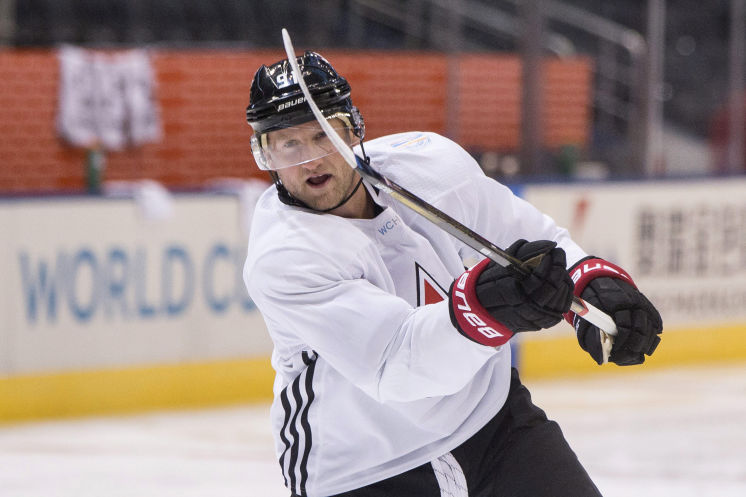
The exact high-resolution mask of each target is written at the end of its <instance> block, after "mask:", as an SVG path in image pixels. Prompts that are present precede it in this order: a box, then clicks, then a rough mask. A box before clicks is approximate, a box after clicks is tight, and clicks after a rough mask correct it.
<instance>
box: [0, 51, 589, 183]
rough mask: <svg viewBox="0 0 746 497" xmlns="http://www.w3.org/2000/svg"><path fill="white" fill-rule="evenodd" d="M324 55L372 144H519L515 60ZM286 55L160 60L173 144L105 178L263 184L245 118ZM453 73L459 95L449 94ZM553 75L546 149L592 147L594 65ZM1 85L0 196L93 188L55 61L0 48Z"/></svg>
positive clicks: (134, 156)
mask: <svg viewBox="0 0 746 497" xmlns="http://www.w3.org/2000/svg"><path fill="white" fill-rule="evenodd" d="M324 55H325V56H326V57H327V58H328V59H329V60H330V61H331V63H332V64H333V65H334V66H335V68H336V69H337V70H338V71H339V72H340V73H342V74H344V75H345V76H346V77H347V79H348V80H349V81H350V84H351V86H352V89H353V90H352V96H353V100H354V102H355V104H356V105H357V106H358V107H359V108H360V110H361V112H362V113H363V116H364V117H365V121H366V126H367V131H368V135H367V136H368V138H374V137H377V136H381V135H384V134H388V133H392V132H397V131H406V130H415V129H417V130H428V131H435V132H438V133H443V134H446V133H452V134H453V135H454V136H453V137H454V138H456V139H457V140H458V141H459V142H460V143H461V144H462V145H464V146H466V147H467V148H479V149H488V150H503V151H504V150H515V149H516V148H517V146H518V145H519V140H520V136H519V129H520V98H521V92H520V84H521V70H520V61H519V59H518V58H517V57H516V56H513V55H494V54H493V55H464V56H461V57H459V58H457V59H450V60H449V59H448V58H447V56H445V55H442V54H437V53H420V52H369V51H363V52H344V51H332V50H330V51H325V52H324ZM282 57H283V54H282V53H281V52H280V51H237V50H155V51H153V64H154V67H155V70H156V74H157V78H158V90H157V91H158V99H159V102H160V105H161V110H162V118H163V123H164V132H165V133H164V139H163V140H162V141H161V142H160V143H157V144H152V145H146V146H143V147H139V148H136V149H131V150H127V151H123V152H109V153H107V159H106V170H105V175H104V176H105V179H107V180H128V179H140V178H151V179H155V180H158V181H161V182H163V183H165V184H167V185H170V186H176V187H199V186H201V185H203V184H204V183H205V182H206V181H208V180H210V179H211V178H215V177H225V176H230V177H248V176H261V174H262V173H260V172H259V171H258V170H257V169H256V166H255V165H254V163H253V159H252V158H251V153H250V150H249V140H248V137H249V135H250V128H249V127H248V125H247V124H246V122H245V115H244V111H245V108H246V104H247V103H248V94H249V87H250V84H251V78H252V76H253V74H254V71H255V70H256V68H257V67H258V66H259V65H260V64H262V63H271V62H274V61H275V60H278V59H280V58H282ZM449 71H450V74H452V75H453V77H452V79H451V84H453V87H454V88H457V89H458V90H457V91H456V94H447V93H448V91H447V88H448V83H449ZM545 75H546V84H545V91H544V95H543V99H544V107H543V108H544V111H543V112H544V120H543V124H544V126H545V129H544V136H545V143H546V145H547V146H549V147H554V146H559V145H563V144H568V143H572V144H576V145H580V146H583V145H585V144H586V142H587V138H588V132H589V126H590V123H589V119H590V116H589V107H590V95H591V87H590V85H591V66H590V62H589V61H588V60H587V59H570V60H548V61H547V62H546V64H545ZM0 81H2V83H1V84H0V109H2V111H1V112H0V191H5V192H8V191H10V192H19V191H56V190H79V189H83V188H85V168H84V163H85V151H84V150H80V149H76V148H72V147H69V146H66V145H65V144H64V143H63V142H62V141H61V140H59V139H58V138H57V136H56V130H55V115H56V112H57V84H58V81H59V69H58V61H57V57H56V53H55V52H54V51H48V50H43V51H42V50H34V51H26V50H10V51H0ZM449 115H450V116H452V117H451V118H450V120H449V118H448V116H449Z"/></svg>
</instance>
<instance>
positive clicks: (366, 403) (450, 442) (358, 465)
mask: <svg viewBox="0 0 746 497" xmlns="http://www.w3.org/2000/svg"><path fill="white" fill-rule="evenodd" d="M298 63H299V64H300V67H301V69H302V72H303V77H304V79H305V81H306V83H307V84H308V86H309V88H310V90H311V93H312V94H313V96H314V100H315V101H316V102H317V104H318V105H319V107H320V108H321V109H322V112H323V113H324V115H325V116H326V118H327V119H328V120H329V122H330V123H331V124H332V125H333V127H334V128H335V130H336V131H337V132H338V134H339V135H340V136H341V137H342V138H343V139H344V140H346V142H347V143H348V144H349V145H350V146H352V147H354V150H355V152H356V155H357V156H358V157H359V159H360V160H370V161H371V164H372V166H373V168H374V169H376V170H378V171H379V172H381V173H382V174H384V175H386V176H388V177H390V178H391V179H392V180H393V181H395V182H397V183H398V184H401V185H403V186H405V187H406V188H408V189H410V190H411V191H413V192H414V193H415V194H417V195H418V196H420V197H421V198H423V199H425V200H426V201H428V202H429V203H431V204H433V205H434V206H436V207H437V208H439V209H441V210H442V211H444V212H446V213H447V214H449V215H450V216H452V217H454V218H455V219H457V220H459V221H460V222H462V223H463V224H465V225H466V226H469V227H470V228H472V229H474V230H475V231H476V232H479V233H480V234H482V235H483V236H485V237H486V238H488V239H490V240H491V241H493V242H494V243H495V244H497V245H498V246H509V249H508V252H510V253H511V254H512V255H514V256H515V257H517V258H518V259H520V260H523V261H525V260H528V259H530V258H532V257H534V256H537V255H543V258H542V259H541V262H540V263H539V264H538V265H537V266H536V267H535V268H534V269H533V270H532V271H531V273H530V274H529V275H528V276H526V277H519V276H517V275H516V274H514V273H513V272H512V271H510V270H507V269H505V268H502V267H501V266H498V265H495V264H494V263H493V262H491V261H489V260H481V261H480V259H482V258H481V257H480V256H479V254H478V253H476V252H475V251H474V250H472V249H470V248H469V247H467V246H465V245H463V244H462V243H461V242H458V241H456V240H455V239H453V238H451V237H450V236H449V235H447V234H445V233H444V232H443V231H441V230H440V229H438V228H437V227H435V226H434V225H432V224H431V223H430V222H429V221H426V220H425V219H424V218H421V217H419V216H418V215H417V214H415V213H414V212H412V211H410V210H408V209H407V208H405V207H403V206H401V205H400V204H397V203H396V202H395V201H394V200H393V199H392V198H390V197H389V196H387V195H386V194H385V193H383V192H381V191H377V190H376V189H375V188H374V187H372V186H371V185H369V184H367V183H366V182H364V181H362V179H361V178H360V176H359V175H358V174H357V173H356V172H355V171H354V170H353V169H352V168H350V167H349V166H348V165H347V164H346V163H345V161H344V160H343V158H342V157H341V155H340V154H339V153H338V152H337V151H336V150H335V149H334V147H333V146H332V144H331V143H330V141H329V140H328V138H327V137H326V135H325V134H324V132H323V131H322V130H321V128H320V126H319V125H318V123H317V122H316V121H315V120H314V118H313V115H312V114H311V111H310V109H309V107H308V104H307V103H306V101H305V98H304V97H303V94H302V92H301V89H300V88H299V86H298V84H297V83H296V82H295V81H294V78H293V74H292V71H291V68H290V66H289V64H288V62H287V61H286V60H284V61H280V62H277V63H275V64H272V65H270V66H262V67H261V68H260V69H259V70H258V71H257V73H256V75H255V77H254V80H253V83H252V86H251V91H250V103H249V106H248V108H247V119H248V122H249V124H250V125H251V126H252V128H253V131H254V135H253V136H252V139H251V144H252V149H253V152H254V157H255V159H256V162H257V163H258V165H259V167H261V168H262V169H266V170H269V172H270V174H271V176H272V178H273V179H274V183H275V184H274V186H273V187H272V188H270V189H269V190H267V191H266V192H265V193H264V194H263V195H262V197H261V198H260V200H259V201H258V203H257V206H256V210H255V214H254V219H253V223H252V232H251V236H250V241H249V250H248V257H247V260H246V265H245V267H244V280H245V282H246V285H247V288H248V291H249V294H250V296H251V298H252V299H253V300H254V302H255V303H256V305H257V306H258V308H259V309H260V311H261V312H262V315H263V316H264V320H265V322H266V325H267V328H268V330H269V333H270V335H271V337H272V340H273V342H274V351H273V354H272V365H273V367H274V369H275V370H276V380H275V384H274V393H275V400H274V403H273V405H272V409H271V418H272V424H273V430H274V436H275V442H276V450H277V456H278V459H279V463H280V466H281V469H282V474H283V476H284V479H285V484H286V486H287V487H288V488H289V490H290V491H291V492H292V494H293V496H309V497H315V496H329V495H344V496H355V497H367V496H371V497H372V496H387V497H396V496H401V497H404V496H406V497H412V496H418V497H429V496H432V497H440V496H446V495H447V496H459V497H466V496H510V497H520V496H531V497H537V496H572V497H585V496H598V495H600V494H599V491H598V490H597V488H596V486H595V485H594V484H593V482H592V481H591V479H590V478H589V476H588V474H587V473H586V471H585V470H584V469H583V467H582V466H581V464H580V463H579V462H578V459H577V458H576V456H575V454H574V453H573V452H572V450H571V449H570V447H569V446H568V444H567V442H566V441H565V439H564V437H563V435H562V433H561V431H560V428H559V427H558V426H557V424H556V423H555V422H553V421H550V420H548V419H547V417H546V416H545V414H544V412H543V411H542V410H541V409H539V408H538V407H536V406H535V405H534V404H532V402H531V398H530V395H529V392H528V391H527V389H526V388H525V387H524V386H523V385H522V384H521V382H520V380H519V377H518V374H517V372H516V371H515V370H514V369H511V366H510V347H509V346H508V345H507V344H506V342H507V340H508V338H510V336H511V335H513V334H514V333H517V332H527V331H535V330H539V329H542V328H547V327H550V326H552V325H555V324H557V323H558V322H559V321H560V320H561V319H562V318H563V315H565V317H566V318H567V319H568V320H570V321H571V322H573V316H572V315H570V314H569V307H570V302H571V299H572V294H573V292H575V294H578V295H581V296H582V298H583V299H587V300H588V301H589V302H590V303H592V304H594V305H595V306H597V307H599V308H600V309H601V310H604V311H605V312H607V313H608V314H610V315H611V316H612V317H613V319H614V320H615V322H616V324H617V326H618V328H619V334H618V336H617V337H616V342H615V344H614V347H613V349H612V352H611V356H610V360H611V361H612V362H615V363H617V364H621V365H627V364H639V363H642V362H643V361H644V359H645V355H650V354H652V353H653V351H654V350H655V348H656V346H657V344H658V342H659V337H658V335H659V333H661V328H662V325H661V318H660V315H659V314H658V312H657V311H656V309H655V308H654V307H653V305H652V304H651V303H650V302H649V301H648V300H647V299H646V298H645V297H644V296H643V295H642V294H641V293H640V292H639V291H638V290H637V289H636V287H635V285H634V283H633V282H632V279H631V278H630V276H629V275H628V274H627V273H626V272H625V271H624V270H623V269H621V268H619V267H617V266H615V265H613V264H611V263H608V262H606V261H603V260H601V259H598V258H595V257H590V256H588V254H586V253H585V252H584V251H583V250H582V249H581V248H580V247H579V246H578V245H577V244H575V243H574V242H573V241H572V240H571V239H570V237H569V235H568V233H567V231H565V230H564V229H562V228H559V227H558V226H556V225H555V223H554V222H553V221H552V220H551V219H550V218H549V217H548V216H546V215H544V214H542V213H541V212H539V211H538V210H537V209H535V208H534V207H532V206H531V205H529V204H528V203H526V202H525V201H523V200H521V199H519V198H517V197H515V196H514V195H513V194H512V193H511V192H510V190H509V189H507V188H506V187H505V186H503V185H501V184H499V183H498V182H496V181H494V180H492V179H489V178H487V177H486V176H485V175H484V174H483V173H482V171H481V170H480V168H479V166H478V165H477V163H476V162H475V161H474V160H473V159H472V157H470V156H469V154H468V153H466V152H465V151H464V150H463V149H462V148H461V147H459V146H458V145H456V144H455V143H453V142H452V141H449V140H448V139H446V138H444V137H442V136H439V135H437V134H434V133H428V132H411V133H402V134H396V135H392V136H385V137H382V138H378V139H376V140H372V141H370V142H367V143H366V144H365V146H364V147H363V143H362V139H363V137H364V134H365V130H364V125H363V120H362V118H361V117H360V114H359V113H358V111H357V109H356V108H355V107H354V106H353V105H352V101H351V99H350V87H349V85H348V83H347V81H346V80H345V79H344V78H343V77H342V76H340V75H339V74H337V72H336V71H335V70H334V69H333V68H332V66H331V65H330V64H329V63H328V62H327V61H326V60H325V59H324V58H323V57H321V56H320V55H318V54H316V53H313V52H306V53H305V54H304V55H303V56H302V57H299V58H298ZM526 240H531V241H526ZM475 262H476V265H474V263H475ZM465 267H470V268H469V269H467V270H465ZM568 268H569V270H568ZM569 274H573V277H574V279H575V280H576V281H575V282H574V284H573V280H572V279H571V278H570V276H569ZM574 325H575V328H576V331H577V337H578V340H579V342H580V346H581V347H582V348H583V349H584V350H585V351H587V352H588V353H590V355H591V357H592V358H593V359H594V360H595V361H597V362H598V363H599V364H600V363H601V362H602V355H601V354H602V352H601V347H600V338H599V330H598V328H596V327H595V326H593V325H589V324H588V323H587V322H585V321H583V320H581V319H579V318H574ZM612 429H613V428H612Z"/></svg>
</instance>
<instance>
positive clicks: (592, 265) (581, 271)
mask: <svg viewBox="0 0 746 497" xmlns="http://www.w3.org/2000/svg"><path fill="white" fill-rule="evenodd" d="M569 273H570V278H572V281H573V283H575V289H574V290H573V293H574V294H575V296H576V297H580V296H581V294H582V293H583V290H585V287H587V286H588V284H589V283H590V282H591V281H593V280H594V279H596V278H600V277H607V278H616V279H620V280H622V281H625V282H627V283H629V284H630V285H632V286H633V287H635V288H637V285H635V282H634V281H633V280H632V277H631V276H630V275H629V273H627V271H625V270H624V269H622V268H620V267H619V266H617V265H616V264H613V263H611V262H609V261H605V260H603V259H600V258H598V257H593V256H590V257H586V258H585V259H581V260H580V261H579V262H577V263H576V264H575V265H574V266H573V267H572V268H570V271H569ZM564 316H565V320H567V322H568V323H570V325H572V324H573V319H575V313H574V312H572V311H569V312H567V313H565V315H564Z"/></svg>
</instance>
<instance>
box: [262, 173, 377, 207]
mask: <svg viewBox="0 0 746 497" xmlns="http://www.w3.org/2000/svg"><path fill="white" fill-rule="evenodd" d="M269 174H270V176H272V179H273V180H274V183H275V188H277V196H278V197H279V198H280V202H282V203H283V204H286V205H292V206H295V207H303V208H304V209H309V210H312V211H316V212H321V213H325V212H329V211H333V210H334V209H337V208H339V207H342V206H343V205H344V204H346V203H347V202H348V201H349V200H350V199H351V198H352V196H353V195H355V192H357V191H358V189H359V188H360V185H362V184H363V178H360V179H359V180H358V182H357V185H355V188H353V189H352V191H351V192H350V193H349V194H348V195H347V196H345V198H343V199H342V200H341V201H340V202H339V203H338V204H337V205H335V206H334V207H329V208H328V209H314V208H313V207H311V206H310V205H308V204H307V203H305V202H303V201H302V200H299V199H297V198H295V197H293V196H292V195H291V194H290V192H289V191H288V190H287V188H285V185H283V184H282V181H281V180H280V178H279V176H278V175H277V173H276V172H274V171H270V172H269Z"/></svg>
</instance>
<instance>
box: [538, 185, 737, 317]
mask: <svg viewBox="0 0 746 497" xmlns="http://www.w3.org/2000/svg"><path fill="white" fill-rule="evenodd" d="M523 197H524V198H525V199H526V200H528V201H529V202H531V203H532V204H534V205H535V206H536V207H538V208H539V209H541V210H542V211H544V212H546V213H547V214H549V215H550V216H552V218H554V220H555V221H556V222H557V223H558V224H559V225H561V226H564V227H566V228H567V229H568V230H569V231H570V233H571V235H572V237H573V239H575V240H576V241H577V242H578V243H579V244H580V245H581V246H582V247H583V248H584V249H585V250H586V251H587V252H589V253H591V254H593V255H597V256H600V257H603V258H605V259H608V260H610V261H612V262H615V263H618V264H619V265H621V266H622V267H624V268H625V269H627V270H628V271H629V272H630V274H631V275H632V277H633V278H634V279H635V281H636V283H637V284H638V285H639V286H640V288H641V289H642V290H643V291H644V292H645V294H646V295H647V296H648V297H649V298H650V300H651V301H653V303H654V304H655V305H656V306H657V307H658V309H659V310H660V311H661V314H662V316H663V320H664V323H665V325H666V327H667V328H669V327H677V326H678V327H688V326H701V325H703V324H707V323H746V180H745V179H743V178H729V179H724V180H697V181H667V182H662V181H651V182H644V183H637V182H634V183H633V182H630V183H626V182H620V183H612V184H596V183H593V184H575V185H566V184H563V185H532V186H527V187H526V188H525V190H524V192H523Z"/></svg>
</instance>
